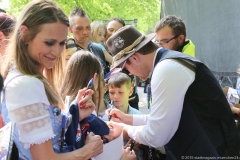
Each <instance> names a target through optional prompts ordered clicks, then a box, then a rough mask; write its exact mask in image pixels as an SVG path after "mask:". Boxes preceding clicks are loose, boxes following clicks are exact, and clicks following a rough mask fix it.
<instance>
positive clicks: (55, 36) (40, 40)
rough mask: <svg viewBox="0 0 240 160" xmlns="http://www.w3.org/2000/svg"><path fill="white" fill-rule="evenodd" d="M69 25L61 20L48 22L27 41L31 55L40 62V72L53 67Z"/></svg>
mask: <svg viewBox="0 0 240 160" xmlns="http://www.w3.org/2000/svg"><path fill="white" fill-rule="evenodd" d="M67 33H68V26H67V25H65V24H62V23H60V22H56V23H46V24H43V25H42V26H41V31H40V32H39V33H37V35H36V36H35V37H34V39H32V40H30V41H28V42H27V45H28V52H29V54H30V57H31V58H32V59H33V60H34V61H35V62H37V63H38V64H39V70H40V72H42V71H43V69H44V68H46V69H50V68H52V67H53V65H54V63H55V61H56V59H57V58H58V57H60V55H61V53H62V51H63V49H64V46H65V41H66V39H67Z"/></svg>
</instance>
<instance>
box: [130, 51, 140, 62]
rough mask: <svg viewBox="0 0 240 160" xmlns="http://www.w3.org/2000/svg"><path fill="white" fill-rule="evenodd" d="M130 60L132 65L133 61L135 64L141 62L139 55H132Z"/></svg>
mask: <svg viewBox="0 0 240 160" xmlns="http://www.w3.org/2000/svg"><path fill="white" fill-rule="evenodd" d="M129 60H130V61H131V63H132V61H134V62H135V63H136V62H139V61H140V60H139V57H138V53H135V54H133V55H131V56H130V57H129Z"/></svg>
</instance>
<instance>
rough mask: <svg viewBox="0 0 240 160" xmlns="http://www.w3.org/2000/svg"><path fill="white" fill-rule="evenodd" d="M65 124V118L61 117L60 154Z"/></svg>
mask: <svg viewBox="0 0 240 160" xmlns="http://www.w3.org/2000/svg"><path fill="white" fill-rule="evenodd" d="M65 122H66V116H65V115H63V116H62V132H61V137H60V138H61V139H60V152H62V150H63V142H64V133H65Z"/></svg>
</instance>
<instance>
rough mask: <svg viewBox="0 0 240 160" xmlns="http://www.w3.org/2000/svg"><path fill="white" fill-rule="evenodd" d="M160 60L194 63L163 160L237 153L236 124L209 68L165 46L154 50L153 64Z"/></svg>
mask: <svg viewBox="0 0 240 160" xmlns="http://www.w3.org/2000/svg"><path fill="white" fill-rule="evenodd" d="M164 59H176V60H178V61H183V60H184V59H185V60H188V61H190V62H192V63H193V64H195V67H194V70H195V80H194V82H193V83H192V84H191V85H190V86H189V88H188V90H187V92H186V95H185V98H184V103H183V110H182V115H181V119H180V123H179V126H178V129H177V131H176V133H175V134H174V136H173V137H172V139H171V140H170V141H169V142H168V143H167V144H166V145H165V149H166V155H167V159H194V158H193V157H191V156H196V157H200V159H201V156H202V158H203V159H204V158H205V157H216V159H217V157H223V156H236V155H238V151H239V137H238V134H237V129H236V124H235V122H234V118H233V115H232V112H231V110H230V107H229V104H228V102H227V100H226V97H225V96H224V94H223V91H222V88H221V87H220V85H219V83H218V81H217V80H216V78H215V77H214V75H213V74H212V73H211V71H210V70H209V68H208V67H206V66H205V65H204V64H203V63H201V62H200V61H199V60H197V59H195V58H193V57H191V56H188V55H186V54H182V53H180V52H177V51H170V50H167V49H160V50H159V51H158V53H157V57H156V60H155V64H154V67H155V66H156V65H157V63H160V62H161V61H162V60H164ZM184 62H185V61H184ZM185 66H186V65H185ZM186 67H187V66H186ZM153 73H154V71H153ZM169 127H171V126H169ZM214 159H215V158H214Z"/></svg>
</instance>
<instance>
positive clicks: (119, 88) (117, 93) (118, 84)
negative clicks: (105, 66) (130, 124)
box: [107, 72, 143, 160]
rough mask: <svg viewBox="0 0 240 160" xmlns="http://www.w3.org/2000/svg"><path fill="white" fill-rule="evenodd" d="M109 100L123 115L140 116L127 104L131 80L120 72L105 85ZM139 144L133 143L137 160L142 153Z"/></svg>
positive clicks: (131, 90)
mask: <svg viewBox="0 0 240 160" xmlns="http://www.w3.org/2000/svg"><path fill="white" fill-rule="evenodd" d="M107 86H108V90H109V95H110V99H111V101H112V102H113V103H112V105H113V106H114V108H117V109H119V110H120V111H122V112H123V113H125V114H131V115H133V114H142V113H141V112H140V111H139V110H137V109H135V108H132V107H131V106H130V104H129V96H130V95H132V92H133V86H132V83H131V78H130V77H129V76H128V75H127V74H125V73H122V72H118V73H115V74H112V75H111V76H110V78H109V80H108V83H107ZM128 141H129V139H126V140H125V141H124V145H126V144H127V143H128ZM138 146H139V143H138V142H135V144H134V147H135V148H136V149H135V150H134V151H135V153H136V156H137V160H141V159H142V158H143V151H142V150H141V149H139V148H138Z"/></svg>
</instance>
